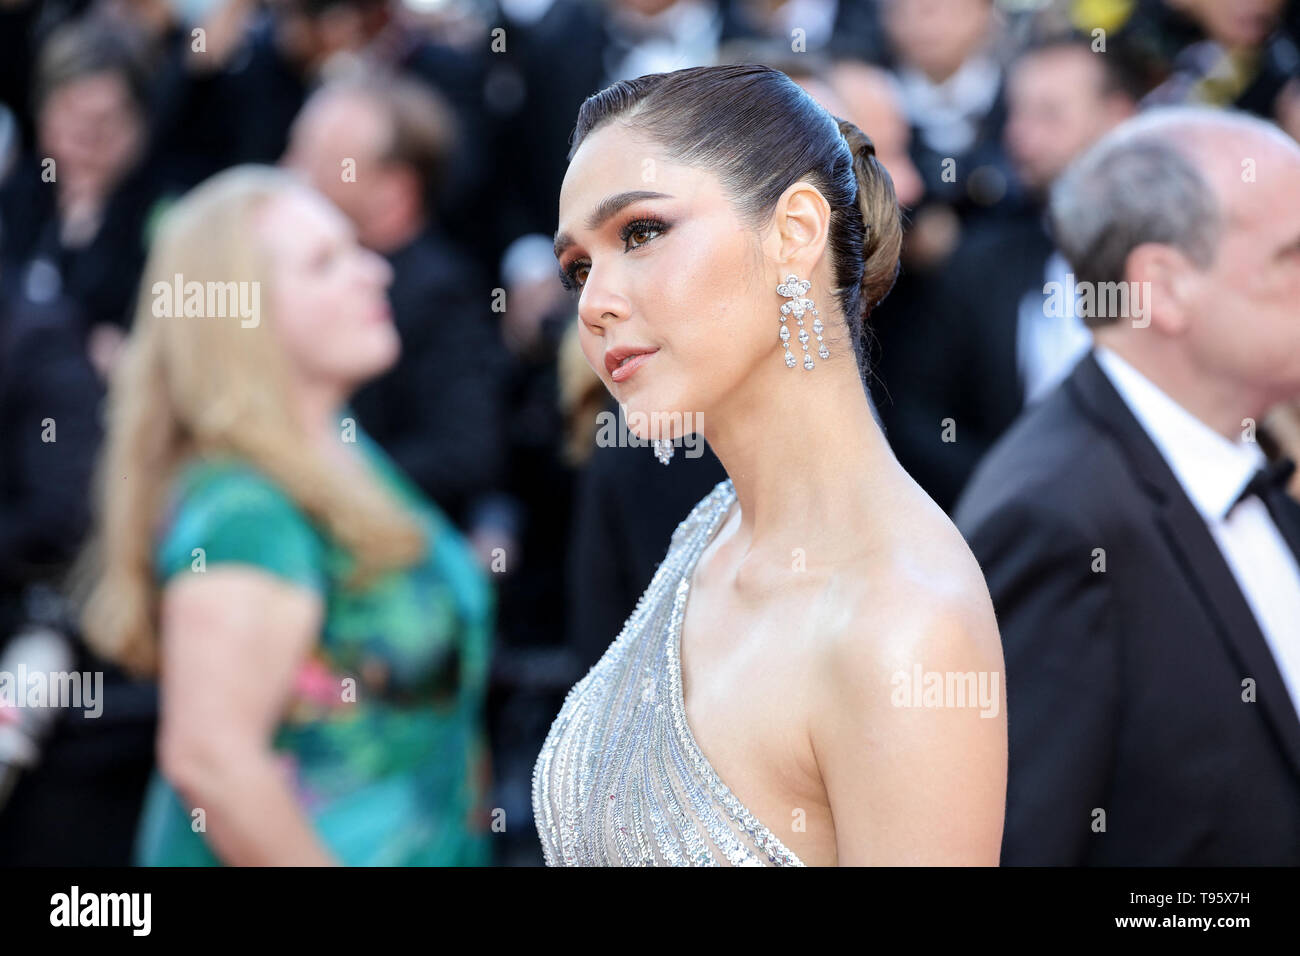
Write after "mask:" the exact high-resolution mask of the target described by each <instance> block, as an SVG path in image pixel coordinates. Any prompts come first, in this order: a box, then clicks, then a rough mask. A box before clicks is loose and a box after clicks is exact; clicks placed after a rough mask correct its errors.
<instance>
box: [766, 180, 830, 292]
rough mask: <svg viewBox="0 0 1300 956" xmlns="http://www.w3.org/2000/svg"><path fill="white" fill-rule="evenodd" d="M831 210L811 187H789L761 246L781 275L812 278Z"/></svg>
mask: <svg viewBox="0 0 1300 956" xmlns="http://www.w3.org/2000/svg"><path fill="white" fill-rule="evenodd" d="M830 221H831V207H830V204H829V203H828V202H827V201H826V197H825V196H823V195H822V194H821V191H820V190H818V189H817V187H816V186H814V185H813V184H812V183H809V182H806V181H804V180H800V181H799V182H796V183H792V184H791V185H790V186H789V187H788V188H787V189H786V191H785V192H783V193H782V194H781V198H780V199H778V200H777V202H776V209H775V210H774V212H773V215H772V224H771V227H770V228H769V230H768V235H767V237H766V241H765V243H764V245H765V248H766V251H767V254H768V256H769V258H770V259H771V260H772V261H773V262H775V263H777V264H778V265H779V269H778V271H780V272H782V274H783V275H784V274H785V273H786V272H793V273H796V274H797V275H799V276H801V277H807V276H810V275H811V274H812V271H813V267H814V266H815V265H816V264H817V262H819V261H820V260H821V257H822V252H823V250H824V249H825V248H826V242H827V238H828V236H829V232H830Z"/></svg>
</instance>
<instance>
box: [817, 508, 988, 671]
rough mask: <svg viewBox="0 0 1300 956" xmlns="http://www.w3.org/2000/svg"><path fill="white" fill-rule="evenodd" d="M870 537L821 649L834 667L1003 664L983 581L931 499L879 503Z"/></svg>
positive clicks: (958, 536) (957, 535)
mask: <svg viewBox="0 0 1300 956" xmlns="http://www.w3.org/2000/svg"><path fill="white" fill-rule="evenodd" d="M869 533H870V543H869V546H868V547H867V548H866V549H865V551H864V553H863V555H862V557H861V559H860V560H859V561H858V562H856V563H855V565H854V567H852V568H851V569H849V570H848V574H849V575H850V577H851V580H853V581H856V584H857V586H855V587H845V588H844V592H843V593H844V594H845V597H846V599H847V604H848V606H849V608H850V609H851V613H849V614H848V615H846V616H845V618H844V625H845V626H843V627H841V628H835V629H832V630H831V631H830V632H829V634H830V636H831V640H830V641H829V642H828V644H827V646H826V647H825V649H824V650H825V653H826V654H828V655H829V656H830V658H831V660H832V662H833V663H834V664H836V665H845V664H849V665H853V666H856V667H867V668H873V669H874V668H878V667H889V668H890V669H891V672H892V669H893V668H894V667H895V666H903V665H907V666H910V665H911V664H912V663H913V662H915V661H918V660H924V659H930V660H936V661H937V660H946V661H959V660H966V661H972V662H979V663H982V664H984V665H986V666H989V667H993V666H996V667H998V668H1001V666H1002V644H1001V640H1000V638H999V636H998V628H997V619H996V617H995V615H994V611H993V602H992V600H991V599H990V597H989V590H988V585H987V584H986V583H985V581H984V575H983V573H982V572H981V571H980V567H979V563H978V562H977V561H976V560H975V557H974V555H973V554H971V550H970V548H969V547H968V546H967V544H966V542H965V540H964V539H963V538H962V536H961V534H960V532H958V530H957V528H956V527H955V526H954V525H953V524H952V522H951V521H950V520H949V519H948V517H947V515H945V514H944V513H943V512H942V510H940V509H939V508H938V506H936V505H935V504H934V503H933V502H932V501H930V499H929V498H927V497H924V496H921V498H920V499H916V498H912V497H910V496H909V497H908V498H905V499H904V500H901V501H894V502H890V507H888V508H882V509H881V511H880V518H879V519H878V520H875V521H873V523H872V524H871V526H870V532H869Z"/></svg>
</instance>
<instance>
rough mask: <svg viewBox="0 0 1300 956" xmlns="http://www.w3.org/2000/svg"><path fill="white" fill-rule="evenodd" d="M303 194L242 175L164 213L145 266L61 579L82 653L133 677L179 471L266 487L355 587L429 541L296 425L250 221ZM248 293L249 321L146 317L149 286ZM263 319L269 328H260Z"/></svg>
mask: <svg viewBox="0 0 1300 956" xmlns="http://www.w3.org/2000/svg"><path fill="white" fill-rule="evenodd" d="M290 188H302V186H301V184H300V183H299V181H298V180H297V179H295V178H293V177H292V176H291V175H290V174H289V173H287V172H285V171H283V170H279V169H275V168H272V167H265V166H240V167H235V168H233V169H229V170H226V171H225V172H222V173H219V174H218V175H216V176H214V177H212V178H211V179H209V180H207V181H206V182H204V183H203V184H201V185H200V186H198V187H196V188H195V189H194V190H193V191H192V192H190V193H189V194H188V195H186V196H185V197H184V198H182V199H181V200H180V201H179V202H178V203H177V204H176V205H175V206H173V207H171V208H170V209H168V210H167V212H166V214H165V216H164V218H163V220H162V222H161V224H160V227H159V230H158V233H157V236H156V238H155V240H154V242H153V244H152V248H151V250H150V255H149V259H148V262H147V263H146V265H145V270H144V275H143V279H142V281H141V286H140V294H139V298H138V301H137V304H136V314H135V320H134V324H133V326H132V330H131V334H130V337H129V339H128V341H127V344H126V346H125V348H124V353H123V355H122V357H121V360H120V361H119V363H118V364H117V366H116V367H115V369H114V373H113V376H112V381H111V383H110V387H109V396H108V422H107V438H106V442H105V447H104V449H103V451H102V453H101V457H100V459H99V463H98V468H97V474H96V479H95V499H96V512H97V513H96V529H95V532H94V534H93V536H92V539H91V542H90V544H89V545H88V547H87V549H86V551H85V552H84V553H83V554H82V556H81V559H80V560H79V562H78V565H77V568H76V569H75V570H74V572H73V578H72V590H73V595H74V599H75V600H76V601H77V602H78V603H79V604H80V605H81V608H82V613H81V623H82V628H83V631H84V634H85V638H86V642H87V644H88V645H89V646H90V647H91V648H92V649H94V650H95V651H96V652H97V653H99V654H100V655H102V656H104V657H106V658H108V659H110V660H113V661H116V662H117V663H119V664H120V665H122V666H123V667H124V668H126V669H127V670H128V671H130V672H132V673H135V674H138V675H142V676H144V675H152V674H156V673H157V669H158V635H157V605H158V597H159V592H158V585H157V581H156V579H155V576H154V567H153V542H154V533H155V531H156V526H157V523H158V521H159V519H160V517H161V510H162V508H163V507H164V505H165V502H166V499H167V495H168V492H169V491H170V488H171V484H172V482H173V480H174V479H175V478H176V476H177V473H178V470H179V468H180V466H181V465H183V464H184V463H186V462H188V461H190V460H193V459H195V458H199V457H204V456H208V455H214V456H221V455H233V456H236V457H238V458H239V459H241V460H243V461H246V462H248V463H249V464H251V465H253V466H254V467H256V468H257V469H259V470H260V471H262V472H263V473H265V474H266V475H267V476H268V477H270V478H271V479H272V480H273V481H274V482H276V483H277V484H278V485H279V486H280V487H281V488H282V489H283V490H284V491H285V493H286V494H288V495H289V497H290V498H291V499H292V500H293V501H294V502H295V503H296V504H297V505H298V506H299V507H300V508H301V509H302V510H303V512H304V513H305V514H306V515H307V516H308V517H309V518H311V519H312V520H313V522H314V523H316V524H317V525H318V526H319V527H321V528H323V529H324V530H325V531H326V532H327V534H328V535H329V536H330V537H331V538H332V539H333V540H334V541H335V542H337V543H338V544H340V545H341V546H343V547H344V548H345V549H346V550H347V551H348V552H349V554H350V555H351V557H352V558H353V561H354V568H355V570H356V578H355V580H358V581H360V580H364V579H365V578H366V577H368V576H369V575H371V574H373V573H375V572H377V571H380V570H383V569H385V568H390V567H399V566H402V565H405V564H409V563H411V562H413V561H414V560H416V559H418V558H419V556H420V555H421V554H422V553H423V551H424V548H425V546H426V545H427V542H426V540H425V537H424V533H423V531H422V530H421V528H420V527H419V526H418V525H417V524H416V522H415V520H414V518H413V516H412V515H410V514H409V513H407V512H406V511H405V510H404V509H402V508H401V507H400V506H399V505H398V503H397V502H396V501H395V500H392V499H391V498H390V496H388V495H387V494H385V493H384V492H383V490H382V488H381V487H380V486H379V485H378V484H374V485H373V486H372V485H370V484H369V483H367V484H366V485H365V486H361V487H359V486H358V485H356V484H349V483H347V482H345V481H344V480H342V478H341V477H339V476H338V475H337V474H336V472H335V471H334V470H333V469H331V467H330V466H329V464H328V463H327V461H326V459H325V458H324V456H322V454H321V453H319V452H318V451H317V450H316V449H315V448H314V447H313V445H312V443H311V440H310V439H309V437H308V433H307V431H306V430H305V429H304V428H303V427H302V425H301V423H300V422H299V421H298V419H297V418H296V417H295V408H294V405H293V403H292V401H291V397H290V394H291V393H290V385H289V381H290V380H289V374H288V364H287V362H286V360H285V357H284V355H283V353H282V351H281V349H280V347H279V345H278V343H277V342H276V339H275V336H274V333H273V329H272V328H271V326H272V325H273V323H274V321H275V317H274V316H273V315H268V314H267V309H266V308H265V304H266V303H267V302H268V301H269V299H270V296H269V295H267V292H268V290H269V289H270V287H271V282H272V278H273V277H272V275H271V272H270V270H269V269H268V268H267V265H266V261H265V255H264V254H263V253H262V251H261V250H260V249H258V248H257V244H256V243H255V241H254V240H253V239H252V236H253V232H254V214H255V212H256V211H257V209H258V208H259V207H260V206H261V205H262V204H263V203H265V202H266V201H267V200H269V199H271V198H272V197H274V196H276V195H278V194H282V193H283V192H284V191H285V190H287V189H290ZM176 275H180V276H183V278H184V282H186V283H188V282H190V281H199V282H203V283H205V286H204V287H205V288H208V286H207V285H206V283H207V282H220V283H229V282H231V281H232V280H246V281H251V282H258V283H260V293H261V295H260V301H261V303H262V304H263V308H262V309H261V315H260V316H259V321H258V323H257V324H255V325H251V326H249V327H244V325H243V323H242V322H241V321H240V320H239V319H238V318H236V319H225V318H213V317H204V318H179V317H175V318H171V317H159V316H156V315H154V308H153V304H152V302H153V298H154V297H153V295H152V294H151V290H152V288H153V284H154V283H155V282H166V283H168V284H170V283H171V282H172V281H173V277H174V276H176ZM268 320H269V321H268Z"/></svg>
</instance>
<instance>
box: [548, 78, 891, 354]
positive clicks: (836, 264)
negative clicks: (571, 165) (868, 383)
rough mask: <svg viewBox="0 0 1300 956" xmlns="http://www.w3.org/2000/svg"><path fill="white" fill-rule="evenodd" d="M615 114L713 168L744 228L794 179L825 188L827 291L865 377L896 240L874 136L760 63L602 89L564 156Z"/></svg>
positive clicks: (759, 221)
mask: <svg viewBox="0 0 1300 956" xmlns="http://www.w3.org/2000/svg"><path fill="white" fill-rule="evenodd" d="M614 119H618V120H621V121H622V122H624V123H626V124H627V125H628V126H630V127H632V128H634V129H636V130H638V131H639V132H642V133H644V134H646V135H648V136H650V137H651V138H652V139H653V140H654V141H655V142H657V143H659V144H661V145H662V146H663V147H664V149H665V151H666V152H667V153H668V154H669V155H671V156H672V157H673V161H674V162H678V163H682V164H683V165H688V166H696V167H700V168H704V169H708V170H710V171H712V172H713V173H714V174H715V175H717V177H718V180H719V182H721V184H722V187H723V189H724V190H725V191H726V192H727V194H728V196H729V197H730V199H731V202H732V204H733V205H734V207H735V208H736V210H737V213H738V215H739V217H740V218H741V220H742V221H743V222H745V223H746V224H747V225H748V226H749V227H750V228H754V229H758V228H759V227H761V226H762V225H763V224H765V223H766V222H767V221H768V220H769V219H770V217H771V215H772V213H773V211H774V210H775V208H776V203H777V200H778V199H780V198H781V194H782V193H783V192H785V190H786V189H787V188H788V187H789V186H790V185H791V184H792V183H795V182H798V181H799V180H805V181H807V182H810V183H812V184H813V185H815V186H816V187H817V188H818V190H820V191H821V193H822V195H823V196H825V197H826V202H827V203H828V204H829V205H830V207H831V218H830V226H829V235H828V237H827V244H828V248H829V249H830V254H831V271H832V275H833V276H834V283H835V287H834V288H833V289H832V290H831V294H832V295H833V296H834V298H835V300H836V301H837V302H838V303H839V306H840V310H841V311H842V312H843V314H844V318H845V321H846V322H847V323H848V330H849V338H850V341H851V342H852V345H853V353H854V355H855V357H856V358H857V362H858V368H859V369H860V370H861V371H863V372H864V373H865V371H866V368H865V360H864V358H863V342H862V333H863V326H864V323H865V321H866V320H867V319H868V318H869V317H870V315H871V311H872V309H874V308H875V307H876V306H877V305H879V304H880V301H881V300H882V299H884V297H885V296H886V295H887V294H888V293H889V290H890V289H891V288H892V287H893V285H894V279H895V277H896V276H897V275H898V254H899V248H900V246H901V244H902V238H903V228H902V222H901V218H900V214H899V209H898V200H897V199H896V198H895V197H894V183H893V180H892V179H890V177H889V173H888V172H886V171H885V168H884V167H883V166H882V165H880V163H879V162H878V161H877V160H876V150H875V146H874V145H873V144H872V142H871V139H870V138H869V137H868V136H867V135H866V134H865V133H863V132H862V130H860V129H858V127H857V126H855V125H854V124H853V123H850V122H849V121H847V120H842V119H839V118H838V117H835V116H832V115H831V114H830V113H829V112H827V111H826V109H825V108H824V107H822V106H821V105H820V104H819V103H818V102H817V101H816V100H814V99H813V98H812V97H811V96H809V95H808V94H807V93H806V92H805V91H804V90H803V89H802V88H801V87H800V86H799V85H798V84H796V83H795V82H794V81H793V80H791V79H790V78H789V77H788V76H786V75H785V74H784V73H782V72H780V71H779V70H774V69H772V68H771V67H768V66H763V65H761V64H755V63H743V64H735V65H726V66H702V67H691V68H689V69H684V70H675V71H673V72H671V73H651V74H648V75H646V76H639V77H637V78H635V79H631V80H620V81H619V82H617V83H614V84H612V85H610V86H607V87H606V88H605V89H603V90H601V91H600V92H599V93H596V94H593V95H592V96H590V97H588V98H587V99H586V100H585V101H584V102H583V104H582V106H581V107H580V108H579V110H578V120H577V124H576V126H575V127H574V131H573V136H572V139H571V144H572V145H571V148H570V150H569V156H568V158H569V159H573V156H574V154H575V153H576V152H577V151H578V147H579V146H581V145H582V141H583V140H584V139H585V138H586V137H587V135H588V134H590V133H591V132H592V131H593V130H595V129H597V128H598V127H600V126H602V125H604V124H605V123H607V122H610V121H611V120H614ZM773 294H774V295H775V292H774V293H773ZM812 294H813V295H814V297H815V295H816V293H815V291H814V292H813V293H812Z"/></svg>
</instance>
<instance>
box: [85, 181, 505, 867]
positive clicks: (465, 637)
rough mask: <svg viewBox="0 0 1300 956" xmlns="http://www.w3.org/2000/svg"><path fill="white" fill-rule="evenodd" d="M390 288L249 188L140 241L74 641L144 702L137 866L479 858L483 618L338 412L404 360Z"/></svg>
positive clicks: (390, 472) (336, 230)
mask: <svg viewBox="0 0 1300 956" xmlns="http://www.w3.org/2000/svg"><path fill="white" fill-rule="evenodd" d="M389 278H390V271H389V268H388V266H387V264H386V263H385V262H384V261H383V260H382V259H381V258H379V257H378V256H375V255H374V254H373V253H370V252H368V251H365V250H363V249H362V248H361V247H360V246H358V244H357V242H356V238H355V236H354V235H353V234H352V232H351V231H350V227H349V226H348V225H347V222H346V220H345V219H344V218H343V216H342V215H341V214H340V213H339V212H338V211H337V210H335V209H334V208H333V207H332V206H331V205H329V204H328V203H327V202H326V201H325V200H324V199H323V198H322V197H320V196H319V195H318V194H316V193H315V192H313V191H311V190H310V189H308V188H307V187H305V186H304V185H301V184H299V183H298V181H297V180H295V179H293V178H292V177H291V176H290V174H288V173H285V172H282V171H279V170H275V169H270V168H260V167H240V168H236V169H233V170H229V171H227V172H224V173H221V174H219V175H218V176H216V177H214V178H213V179H211V180H209V181H208V182H206V183H204V184H203V185H201V186H199V187H198V188H197V189H195V190H194V191H193V192H192V193H190V194H189V195H188V196H187V197H185V198H184V199H183V200H181V202H180V203H179V204H177V205H176V206H175V207H173V208H172V209H171V210H170V211H169V212H168V214H167V217H166V219H165V222H164V224H163V225H162V228H161V229H160V232H159V234H158V236H157V239H156V241H155V243H154V246H153V249H152V253H151V256H150V259H149V262H148V264H147V266H146V270H145V276H144V280H143V283H142V288H141V296H140V302H139V307H138V313H137V316H136V320H135V324H134V327H133V331H132V334H131V337H130V340H129V343H128V346H127V351H126V354H125V356H124V358H123V361H122V363H121V365H120V366H119V367H118V368H117V370H116V374H115V378H114V380H113V382H112V386H111V391H110V415H109V427H108V439H107V447H106V449H105V453H104V457H103V461H102V468H101V475H100V481H101V485H100V490H99V510H100V528H99V531H98V535H97V540H96V542H95V544H94V545H93V546H92V549H91V551H90V552H89V553H88V555H87V557H86V560H85V563H83V569H82V576H83V587H84V588H85V589H87V590H88V591H89V593H88V594H87V595H86V601H87V603H86V607H85V612H84V621H83V623H84V627H85V631H86V634H87V639H88V640H89V641H90V642H91V643H92V644H93V646H95V648H96V649H97V650H98V651H99V652H101V653H103V654H105V655H108V656H110V657H111V658H113V659H116V660H117V661H119V662H120V663H122V664H123V665H124V666H126V667H127V668H128V669H130V670H132V671H134V672H135V673H138V674H143V675H157V677H158V679H159V681H160V693H161V723H160V728H159V733H158V752H157V756H158V772H157V773H156V774H155V776H154V778H153V780H152V782H151V784H150V787H149V790H148V794H147V799H146V806H145V810H144V814H143V819H142V821H141V825H140V830H139V833H138V837H137V846H136V858H137V862H138V863H140V864H145V865H150V864H156V865H216V864H221V863H224V864H241V865H246V864H254V865H256V864H277V865H278V864H295V865H296V864H345V865H359V864H366V865H369V864H378V865H416V864H453V865H455V864H481V863H485V862H487V847H486V843H485V836H484V832H485V831H484V827H483V810H482V802H483V797H484V786H485V777H486V766H487V763H486V748H485V746H484V739H483V734H482V730H481V718H480V713H481V709H482V703H483V695H484V686H485V680H486V673H487V663H488V652H489V647H488V642H489V634H490V630H491V625H492V617H493V612H494V599H493V595H492V592H491V590H490V588H489V586H488V583H487V581H486V576H485V574H484V573H483V572H482V571H481V569H480V568H479V567H478V566H477V564H476V563H475V562H474V560H473V558H472V557H471V554H470V551H469V550H468V548H467V546H466V544H465V542H464V541H463V540H462V539H461V538H460V536H459V535H458V534H457V532H456V531H455V530H454V529H453V528H452V527H451V526H450V525H449V523H448V522H447V521H446V520H445V518H444V517H443V515H442V514H441V513H440V512H439V511H438V510H437V509H436V508H435V507H434V506H432V505H431V504H430V503H429V502H428V501H426V500H424V499H422V497H421V496H420V494H419V492H418V491H417V490H416V489H415V488H414V486H413V485H412V484H411V483H410V482H408V481H407V480H406V479H405V478H404V477H403V476H402V475H401V474H400V473H398V471H397V470H396V469H395V467H394V466H393V465H392V463H391V462H390V461H389V460H388V459H387V458H386V457H385V455H384V454H383V453H382V452H381V451H380V450H379V449H378V448H377V447H376V446H375V445H374V444H373V443H372V442H371V441H370V439H369V438H368V437H367V436H366V435H365V434H364V433H363V432H362V431H361V430H360V429H358V428H357V427H356V424H355V422H353V421H352V420H351V418H350V417H349V416H348V415H347V409H346V401H347V399H348V396H349V395H350V394H351V392H352V391H353V390H354V389H355V388H356V387H358V386H359V385H360V384H361V383H363V382H365V381H366V380H367V379H370V378H371V377H373V376H375V375H377V374H379V373H380V372H382V371H384V370H385V369H386V368H388V367H389V366H390V365H391V364H392V363H393V362H394V360H395V359H396V357H397V355H398V350H399V343H398V339H397V335H396V333H395V331H394V328H393V325H392V322H391V319H390V316H389V313H388V305H387V300H386V297H385V286H386V285H387V283H388V281H389ZM195 283H198V285H195ZM178 292H179V293H180V295H178V294H177V293H178ZM197 313H201V314H197Z"/></svg>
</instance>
